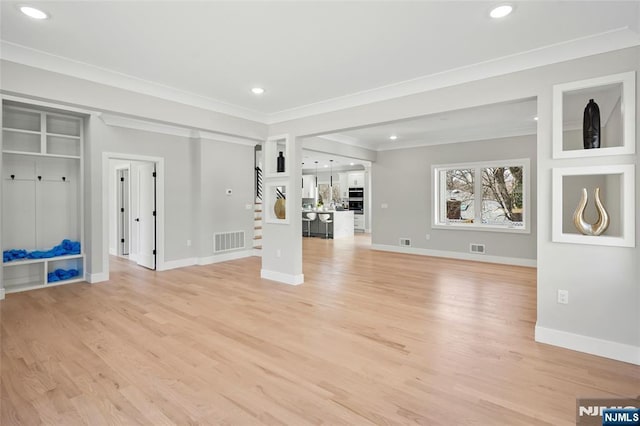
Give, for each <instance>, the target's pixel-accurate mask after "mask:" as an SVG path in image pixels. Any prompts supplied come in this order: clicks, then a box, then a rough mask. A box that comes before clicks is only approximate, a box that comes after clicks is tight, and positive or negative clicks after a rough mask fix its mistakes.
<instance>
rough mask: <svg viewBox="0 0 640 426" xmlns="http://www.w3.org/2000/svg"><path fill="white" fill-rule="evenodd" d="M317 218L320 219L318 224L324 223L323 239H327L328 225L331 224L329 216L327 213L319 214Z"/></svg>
mask: <svg viewBox="0 0 640 426" xmlns="http://www.w3.org/2000/svg"><path fill="white" fill-rule="evenodd" d="M318 218H319V219H320V222H324V237H325V238H329V224H330V223H333V220H332V219H331V215H330V214H328V213H320V214H319V215H318Z"/></svg>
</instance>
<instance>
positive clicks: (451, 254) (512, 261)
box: [371, 244, 538, 268]
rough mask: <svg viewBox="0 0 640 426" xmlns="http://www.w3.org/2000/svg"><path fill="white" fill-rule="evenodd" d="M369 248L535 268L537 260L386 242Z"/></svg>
mask: <svg viewBox="0 0 640 426" xmlns="http://www.w3.org/2000/svg"><path fill="white" fill-rule="evenodd" d="M371 248H372V249H374V250H380V251H392V252H395V253H405V254H418V255H421V256H433V257H447V258H450V259H461V260H473V261H476V262H487V263H502V264H505V265H514V266H529V267H532V268H535V267H536V266H537V264H538V262H537V261H536V260H535V259H522V258H519V257H502V256H489V255H486V254H473V253H461V252H457V251H448V250H431V249H423V248H417V247H398V246H390V245H386V244H372V245H371Z"/></svg>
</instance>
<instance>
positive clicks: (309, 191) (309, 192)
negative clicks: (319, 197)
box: [302, 175, 316, 198]
mask: <svg viewBox="0 0 640 426" xmlns="http://www.w3.org/2000/svg"><path fill="white" fill-rule="evenodd" d="M315 195H316V177H315V176H313V175H302V198H314V197H315Z"/></svg>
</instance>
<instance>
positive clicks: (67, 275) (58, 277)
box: [47, 269, 80, 283]
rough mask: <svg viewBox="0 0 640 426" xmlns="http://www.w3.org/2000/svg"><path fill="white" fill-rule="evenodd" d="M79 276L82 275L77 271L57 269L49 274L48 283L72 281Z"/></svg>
mask: <svg viewBox="0 0 640 426" xmlns="http://www.w3.org/2000/svg"><path fill="white" fill-rule="evenodd" d="M78 275H80V271H78V270H77V269H69V270H68V271H65V270H64V269H56V270H55V271H53V272H49V273H48V274H47V282H49V283H54V282H56V281H65V280H70V279H71V278H74V277H77V276H78Z"/></svg>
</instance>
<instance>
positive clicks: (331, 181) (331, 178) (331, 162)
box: [329, 160, 333, 191]
mask: <svg viewBox="0 0 640 426" xmlns="http://www.w3.org/2000/svg"><path fill="white" fill-rule="evenodd" d="M329 164H330V165H331V169H330V170H331V172H330V173H331V175H330V177H329V184H330V185H331V190H332V191H333V160H329Z"/></svg>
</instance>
